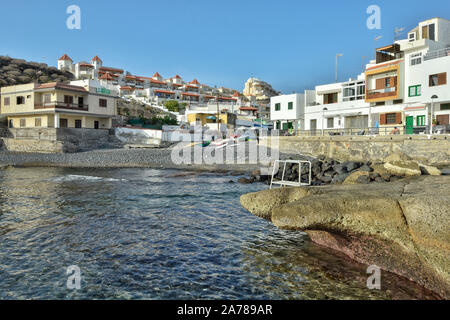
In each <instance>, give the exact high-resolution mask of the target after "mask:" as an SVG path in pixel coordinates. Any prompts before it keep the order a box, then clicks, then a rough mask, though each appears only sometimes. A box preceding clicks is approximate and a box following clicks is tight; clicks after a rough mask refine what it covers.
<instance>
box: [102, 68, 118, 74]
mask: <svg viewBox="0 0 450 320" xmlns="http://www.w3.org/2000/svg"><path fill="white" fill-rule="evenodd" d="M99 70H100V71H111V72H114V73H123V70H122V69H116V68H110V67H100V69H99Z"/></svg>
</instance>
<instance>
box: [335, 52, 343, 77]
mask: <svg viewBox="0 0 450 320" xmlns="http://www.w3.org/2000/svg"><path fill="white" fill-rule="evenodd" d="M342 56H343V54H342V53H338V54H336V83H337V82H338V58H339V57H342Z"/></svg>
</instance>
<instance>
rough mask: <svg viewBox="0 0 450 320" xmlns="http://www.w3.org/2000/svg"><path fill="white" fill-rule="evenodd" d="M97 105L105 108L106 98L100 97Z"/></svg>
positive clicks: (106, 104)
mask: <svg viewBox="0 0 450 320" xmlns="http://www.w3.org/2000/svg"><path fill="white" fill-rule="evenodd" d="M99 105H100V107H102V108H106V107H107V106H108V100H106V99H100V100H99Z"/></svg>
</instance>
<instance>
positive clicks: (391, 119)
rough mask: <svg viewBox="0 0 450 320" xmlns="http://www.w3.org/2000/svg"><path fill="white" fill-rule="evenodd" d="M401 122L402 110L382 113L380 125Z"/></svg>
mask: <svg viewBox="0 0 450 320" xmlns="http://www.w3.org/2000/svg"><path fill="white" fill-rule="evenodd" d="M401 123H402V113H401V112H397V113H385V114H380V125H386V124H401Z"/></svg>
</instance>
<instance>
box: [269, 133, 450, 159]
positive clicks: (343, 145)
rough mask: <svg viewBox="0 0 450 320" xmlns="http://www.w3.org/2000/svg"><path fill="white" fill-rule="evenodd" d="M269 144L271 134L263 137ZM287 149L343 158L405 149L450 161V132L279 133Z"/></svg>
mask: <svg viewBox="0 0 450 320" xmlns="http://www.w3.org/2000/svg"><path fill="white" fill-rule="evenodd" d="M261 144H262V145H265V146H272V147H274V145H273V144H272V143H271V138H270V137H269V138H263V139H261ZM279 150H280V152H284V153H291V154H299V155H309V156H313V157H319V156H325V157H328V158H332V159H335V160H339V161H372V162H378V161H383V160H384V159H385V158H387V157H388V156H390V155H391V154H393V153H403V154H405V155H407V156H409V157H410V158H412V159H413V160H417V161H419V162H421V163H423V164H428V165H450V135H436V136H431V137H430V136H427V135H398V136H397V135H392V136H332V137H327V136H325V137H322V136H320V137H317V136H316V137H292V136H290V137H279Z"/></svg>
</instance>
